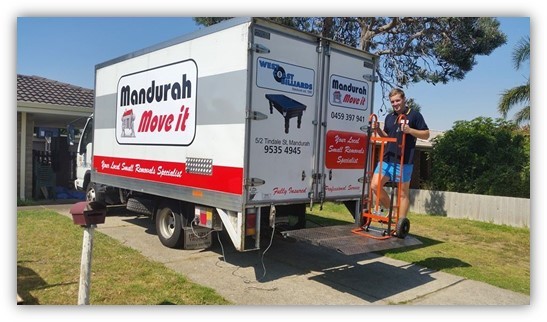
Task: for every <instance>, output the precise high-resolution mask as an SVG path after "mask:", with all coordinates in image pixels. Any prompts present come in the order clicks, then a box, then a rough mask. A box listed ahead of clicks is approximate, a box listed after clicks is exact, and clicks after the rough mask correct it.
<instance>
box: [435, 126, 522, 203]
mask: <svg viewBox="0 0 547 322" xmlns="http://www.w3.org/2000/svg"><path fill="white" fill-rule="evenodd" d="M529 151H530V140H529V136H527V135H525V134H524V133H523V132H522V131H521V130H520V129H518V127H517V126H516V125H515V124H514V123H511V122H507V121H505V120H502V119H498V120H496V121H494V120H492V119H491V118H484V117H478V118H475V119H474V120H471V121H457V122H455V123H454V127H453V128H452V129H451V130H448V131H447V132H445V133H444V135H442V136H439V137H437V138H435V139H434V140H433V150H432V152H431V154H430V157H431V159H432V168H431V178H432V179H431V183H432V186H433V189H435V190H443V191H455V192H462V193H475V194H486V195H497V196H510V197H523V198H529V197H530V152H529Z"/></svg>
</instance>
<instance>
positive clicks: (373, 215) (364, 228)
mask: <svg viewBox="0 0 547 322" xmlns="http://www.w3.org/2000/svg"><path fill="white" fill-rule="evenodd" d="M405 123H406V115H404V114H401V115H399V117H398V118H397V124H399V126H401V124H405ZM377 126H378V117H377V116H376V115H375V114H371V115H370V117H369V125H368V129H367V137H368V140H367V142H366V153H367V156H366V158H365V167H364V175H363V190H362V195H361V218H360V223H359V227H357V228H355V229H352V232H353V233H355V234H358V235H361V236H365V237H368V238H374V239H388V238H391V237H395V236H396V237H398V238H405V237H406V236H407V235H408V232H409V230H410V221H409V220H408V218H406V217H405V218H402V219H400V218H399V210H400V204H401V190H402V184H403V182H402V181H403V180H402V179H403V161H404V160H403V159H404V151H405V139H406V133H404V132H403V131H400V134H399V135H397V136H396V137H381V136H378V135H377V134H376V133H375V132H374V133H372V128H376V127H377ZM388 143H396V144H397V148H398V149H399V151H401V154H400V155H401V158H400V163H399V173H398V174H397V179H398V180H395V182H392V181H389V182H388V183H387V184H386V186H389V187H391V197H390V205H389V212H388V215H387V217H385V216H382V215H381V214H380V209H381V206H380V198H379V196H380V192H381V189H384V187H383V186H382V185H381V184H378V187H377V191H376V198H374V199H375V200H374V202H373V198H372V193H373V191H372V185H371V181H372V177H373V175H374V168H375V161H376V159H379V161H378V167H379V169H382V162H383V155H384V150H385V146H386V144H388ZM378 152H379V158H378V157H377V153H378ZM378 179H379V180H381V177H378ZM395 190H397V198H396V202H395V198H394V197H395ZM393 210H395V213H394V211H393ZM373 222H377V223H379V224H381V227H377V226H371V224H372V223H373ZM384 225H386V226H387V227H385V228H384ZM393 227H395V229H393Z"/></svg>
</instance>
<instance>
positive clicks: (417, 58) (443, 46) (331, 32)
mask: <svg viewBox="0 0 547 322" xmlns="http://www.w3.org/2000/svg"><path fill="white" fill-rule="evenodd" d="M209 19H212V18H194V20H195V21H196V22H197V23H198V24H204V25H209V24H210V23H212V22H213V21H210V20H209ZM219 19H224V18H219ZM269 19H271V20H273V21H275V22H278V23H281V24H284V25H287V26H290V27H294V28H297V29H300V30H303V31H307V32H310V33H314V34H317V35H322V36H325V37H328V38H331V39H333V40H335V41H338V42H341V43H344V44H346V45H348V46H352V47H357V48H360V49H363V50H365V51H367V52H370V53H372V54H375V55H378V56H379V57H380V64H379V68H378V76H379V78H380V82H381V87H382V94H383V96H384V97H386V96H387V92H389V90H390V89H391V88H393V87H401V88H404V87H408V85H410V84H411V83H418V82H422V81H425V82H428V83H431V84H437V83H447V82H448V81H450V80H461V79H463V78H464V76H465V74H467V72H469V71H471V69H472V68H473V66H474V65H475V64H476V61H475V57H476V56H478V55H489V54H490V53H492V51H493V50H494V49H496V48H498V47H499V46H501V45H503V44H505V42H506V36H505V34H503V33H502V32H501V31H500V30H499V22H498V21H497V20H496V19H495V18H489V17H479V18H476V17H282V18H279V17H277V18H269ZM215 21H216V20H215Z"/></svg>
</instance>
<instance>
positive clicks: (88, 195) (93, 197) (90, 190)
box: [85, 182, 105, 203]
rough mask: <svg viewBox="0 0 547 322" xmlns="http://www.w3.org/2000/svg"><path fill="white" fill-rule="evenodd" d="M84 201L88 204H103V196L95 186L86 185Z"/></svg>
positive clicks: (91, 184)
mask: <svg viewBox="0 0 547 322" xmlns="http://www.w3.org/2000/svg"><path fill="white" fill-rule="evenodd" d="M85 199H86V201H88V202H93V201H98V202H102V203H105V200H104V196H103V194H102V193H100V192H99V191H98V190H97V186H96V185H95V183H93V182H89V183H88V184H87V188H86V189H85Z"/></svg>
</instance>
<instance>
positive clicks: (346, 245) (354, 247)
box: [281, 224, 422, 255]
mask: <svg viewBox="0 0 547 322" xmlns="http://www.w3.org/2000/svg"><path fill="white" fill-rule="evenodd" d="M354 229H355V224H348V225H336V226H328V227H316V228H305V229H298V230H289V231H284V232H282V233H281V234H282V235H283V236H284V237H289V238H294V239H295V240H298V241H303V242H308V243H310V244H312V245H316V246H323V247H326V248H330V249H334V250H336V251H338V252H340V253H342V254H345V255H357V254H364V253H370V252H377V251H382V250H388V249H397V248H403V247H409V246H416V245H421V244H422V242H421V241H419V240H418V239H417V238H416V237H413V236H412V235H407V236H406V237H405V238H389V239H383V240H381V239H374V238H363V237H362V236H359V235H357V234H355V233H353V232H352V230H354ZM370 229H373V228H372V227H371V228H370Z"/></svg>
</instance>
